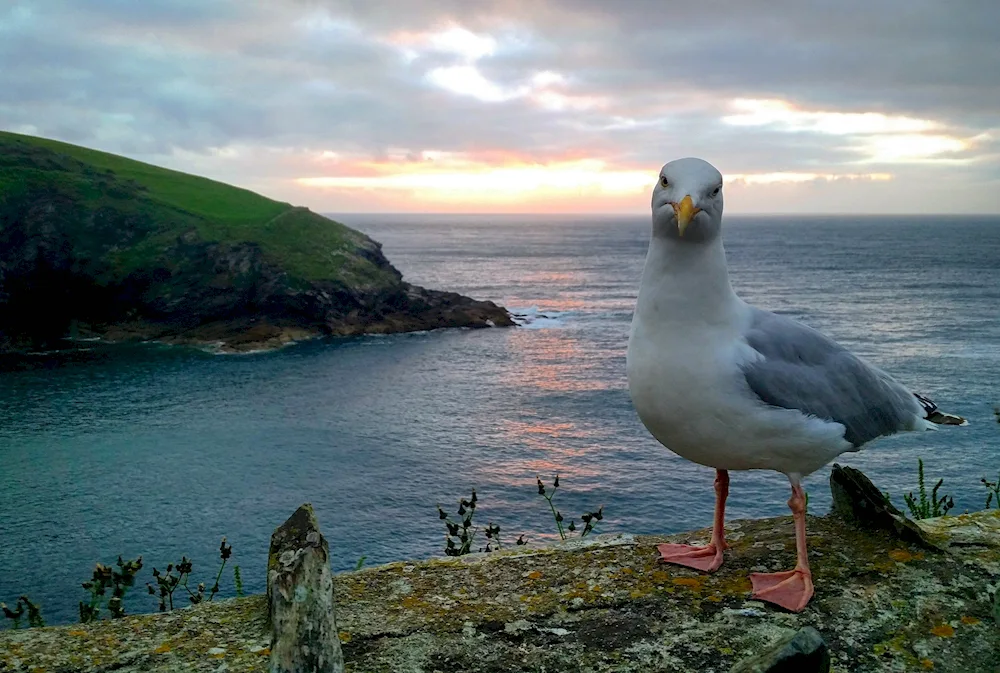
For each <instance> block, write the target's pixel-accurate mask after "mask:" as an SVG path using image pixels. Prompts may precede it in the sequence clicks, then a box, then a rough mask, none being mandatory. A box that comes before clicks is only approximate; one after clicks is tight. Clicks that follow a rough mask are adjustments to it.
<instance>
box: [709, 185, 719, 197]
mask: <svg viewBox="0 0 1000 673" xmlns="http://www.w3.org/2000/svg"><path fill="white" fill-rule="evenodd" d="M721 191H722V185H719V186H718V187H716V188H715V189H713V190H712V193H711V194H709V196H711V197H712V198H713V199H714V198H715V197H716V196H718V195H719V192H721Z"/></svg>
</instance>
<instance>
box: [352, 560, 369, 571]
mask: <svg viewBox="0 0 1000 673" xmlns="http://www.w3.org/2000/svg"><path fill="white" fill-rule="evenodd" d="M366 558H368V557H367V556H362V557H361V558H359V559H358V562H357V563H356V564H355V565H354V572H358V571H359V570H361V568H362V567H363V566H364V565H365V559H366Z"/></svg>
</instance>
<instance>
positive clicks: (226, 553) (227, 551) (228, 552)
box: [199, 537, 233, 602]
mask: <svg viewBox="0 0 1000 673" xmlns="http://www.w3.org/2000/svg"><path fill="white" fill-rule="evenodd" d="M232 555H233V545H229V546H228V547H227V546H226V538H225V537H223V538H222V542H221V543H220V544H219V558H220V559H222V565H220V566H219V572H217V573H216V574H215V583H214V584H213V585H212V590H211V591H210V593H209V595H208V600H209V602H211V601H212V599H213V598H215V594H217V593H219V578H221V577H222V571H223V570H225V568H226V561H228V560H229V557H230V556H232ZM199 586H201V585H199Z"/></svg>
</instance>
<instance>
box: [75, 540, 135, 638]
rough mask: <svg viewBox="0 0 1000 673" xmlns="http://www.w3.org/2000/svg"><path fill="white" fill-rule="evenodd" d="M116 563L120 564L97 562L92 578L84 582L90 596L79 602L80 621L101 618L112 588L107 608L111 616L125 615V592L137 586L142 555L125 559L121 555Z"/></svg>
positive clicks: (119, 616) (114, 617)
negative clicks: (106, 598)
mask: <svg viewBox="0 0 1000 673" xmlns="http://www.w3.org/2000/svg"><path fill="white" fill-rule="evenodd" d="M115 565H116V566H118V567H117V569H115V568H114V567H112V566H106V565H104V564H103V563H98V564H96V565H95V566H94V572H93V573H92V574H91V577H90V580H89V581H87V582H84V583H83V584H82V586H83V588H84V589H86V590H87V591H88V592H89V593H90V598H89V599H88V600H87V601H86V602H84V601H80V604H79V608H80V621H81V622H83V623H84V624H86V623H88V622H95V621H97V620H98V619H100V618H101V605H102V604H103V603H104V596H105V594H106V593H107V591H108V589H111V598H109V599H108V605H107V608H108V612H109V613H111V617H112V618H113V619H119V618H121V617H124V616H125V593H126V592H127V591H128V589H129V588H130V587H133V586H135V576H136V575H138V574H139V571H140V570H142V557H141V556H140V557H138V558H136V559H131V560H128V561H124V560H122V557H121V556H119V557H118V561H117V562H116V563H115Z"/></svg>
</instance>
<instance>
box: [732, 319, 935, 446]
mask: <svg viewBox="0 0 1000 673" xmlns="http://www.w3.org/2000/svg"><path fill="white" fill-rule="evenodd" d="M753 311H754V313H753V322H752V324H751V327H750V329H749V330H748V331H747V333H746V334H745V335H744V336H745V338H746V341H747V343H748V344H749V345H750V346H751V347H752V348H753V349H754V350H756V351H757V352H758V353H760V354H761V355H762V356H763V357H762V358H760V359H759V360H757V361H755V362H751V363H749V364H747V365H746V366H745V367H744V370H743V372H744V374H745V376H746V381H747V384H749V386H750V389H751V390H752V391H753V392H754V393H755V394H756V395H757V396H758V397H759V398H760V399H761V400H762V401H763V402H765V403H767V404H771V405H774V406H777V407H783V408H785V409H798V410H799V411H801V412H803V413H806V414H810V415H813V416H816V417H818V418H822V419H825V420H829V421H835V422H837V423H841V424H843V426H844V427H845V428H846V431H845V433H844V438H845V439H846V440H847V441H849V442H850V443H851V444H853V445H854V446H855V447H859V446H861V445H862V444H864V443H866V442H868V441H871V440H872V439H875V438H876V437H881V436H883V435H891V434H893V433H895V432H899V431H901V430H910V429H913V428H914V427H918V426H917V424H918V423H919V422H920V419H921V418H923V417H924V413H923V408H922V407H921V405H920V403H919V402H918V401H917V398H916V397H914V395H913V393H911V392H910V391H909V390H907V389H906V388H905V387H904V386H902V385H901V384H899V383H897V382H896V381H895V380H893V379H892V377H890V376H889V375H888V374H886V373H885V372H883V371H882V370H880V369H878V368H876V367H873V366H871V365H869V364H867V363H866V362H864V361H863V360H861V359H860V358H858V357H856V356H855V355H853V354H851V353H850V352H849V351H848V350H847V349H845V348H843V347H842V346H840V345H839V344H838V343H837V342H835V341H833V340H832V339H830V338H828V337H826V336H824V335H823V334H820V333H819V332H817V331H816V330H814V329H811V328H809V327H806V326H805V325H803V324H801V323H798V322H795V321H794V320H792V319H790V318H786V317H784V316H780V315H776V314H774V313H769V312H767V311H761V310H760V309H753Z"/></svg>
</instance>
